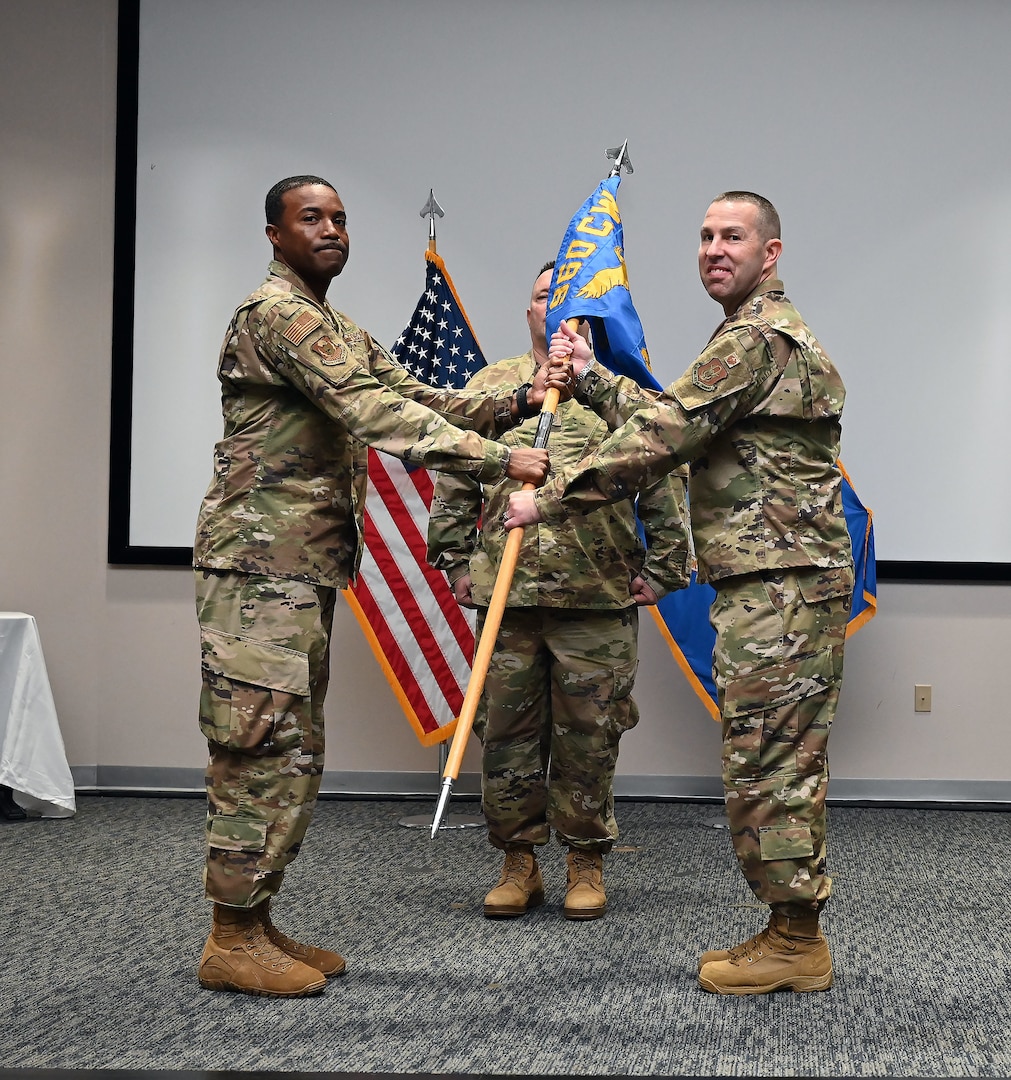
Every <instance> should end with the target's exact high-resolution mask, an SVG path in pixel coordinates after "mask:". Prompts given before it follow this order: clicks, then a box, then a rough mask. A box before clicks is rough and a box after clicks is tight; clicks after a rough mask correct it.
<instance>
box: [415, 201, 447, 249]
mask: <svg viewBox="0 0 1011 1080" xmlns="http://www.w3.org/2000/svg"><path fill="white" fill-rule="evenodd" d="M436 214H438V215H439V217H445V214H444V213H443V210H442V207H441V206H440V205H439V204H438V202H437V201H436V198H435V189H434V188H429V189H428V202H427V203H425V205H424V206H423V207H422V208H421V216H422V217H427V218H428V250H429V251H432V252H434V251H435V215H436Z"/></svg>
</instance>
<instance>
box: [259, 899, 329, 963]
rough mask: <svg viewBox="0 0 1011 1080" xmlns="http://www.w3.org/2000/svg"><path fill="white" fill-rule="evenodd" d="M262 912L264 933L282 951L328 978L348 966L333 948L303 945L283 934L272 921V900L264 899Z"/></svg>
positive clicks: (261, 907)
mask: <svg viewBox="0 0 1011 1080" xmlns="http://www.w3.org/2000/svg"><path fill="white" fill-rule="evenodd" d="M257 910H258V911H259V913H260V922H261V923H262V924H263V930H264V933H265V934H266V935H267V937H268V938H270V940H271V941H272V942H273V943H274V944H275V945H276V946H277V947H278V948H279V949H280V950H281V951H282V952H286V953H287V954H288V955H289V956H290V957H292V958H293V959H295V960H301V961H302V963H303V964H308V965H309V967H311V968H315V969H316V970H317V971H321V972H322V973H323V974H324V975H325V976H326V977H327V978H328V979H332V978H333V977H334V976H335V975H340V974H341V973H342V972H343V971H344V968H345V967H346V966H347V965H346V964H345V961H344V957H343V956H341V955H340V953H335V952H333V951H332V950H331V949H320V948H318V947H317V946H315V945H303V944H302V943H301V942H300V941H295V940H293V939H292V938H290V937H288V935H287V934H282V933H281V931H280V930H278V928H277V927H276V926H275V925H274V924H273V923H272V922H271V921H270V901H269V900H264V901H263V903H262V904H260V906H259V908H258V909H257Z"/></svg>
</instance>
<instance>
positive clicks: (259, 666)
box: [200, 627, 309, 697]
mask: <svg viewBox="0 0 1011 1080" xmlns="http://www.w3.org/2000/svg"><path fill="white" fill-rule="evenodd" d="M200 638H201V649H202V652H203V663H204V666H205V667H207V668H208V669H209V670H211V671H213V672H216V673H217V674H218V675H224V676H225V677H226V678H228V679H234V680H235V681H236V682H244V683H251V684H252V685H253V686H265V687H267V688H268V689H270V690H279V691H281V692H282V693H285V694H297V695H298V696H299V697H308V695H309V657H308V656H306V654H305V653H300V652H298V651H297V650H295V649H286V648H284V646H283V645H270V644H268V643H266V642H263V641H253V640H251V639H250V638H246V637H237V636H236V635H235V634H225V633H222V632H221V631H220V630H211V629H208V628H207V627H201V628H200Z"/></svg>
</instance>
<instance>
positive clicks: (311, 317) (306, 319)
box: [281, 309, 323, 345]
mask: <svg viewBox="0 0 1011 1080" xmlns="http://www.w3.org/2000/svg"><path fill="white" fill-rule="evenodd" d="M322 322H323V320H322V319H321V318H320V317H319V316H318V315H316V314H314V313H313V312H311V311H309V310H308V309H306V310H305V311H303V312H301V313H300V314H299V315H298V317H297V318H294V319H292V320H291V322H290V323H288V325H287V326H286V327H285V328H284V333H283V334H282V335H281V336H282V337H283V338H284V339H285V340H286V341H290V342H291V343H292V345H301V344H302V342H303V341H305V339H306V338H307V337H308V336H309V335H310V334H311V333H312V332H313V330H315V329H316V327H317V326H320V325H321V324H322Z"/></svg>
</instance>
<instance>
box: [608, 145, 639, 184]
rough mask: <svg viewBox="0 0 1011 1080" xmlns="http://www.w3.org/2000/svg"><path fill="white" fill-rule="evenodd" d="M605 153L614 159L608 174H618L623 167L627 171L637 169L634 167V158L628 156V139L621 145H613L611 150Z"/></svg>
mask: <svg viewBox="0 0 1011 1080" xmlns="http://www.w3.org/2000/svg"><path fill="white" fill-rule="evenodd" d="M604 153H605V154H606V155H607V157H608V158H610V159H611V160H613V161H614V165H613V166H612V168H611V171H610V172H609V173H608V176H618V175H620V173H621V170H622V169H625V171H626V172H634V171H635V170H634V169H633V168H632V159H631V158H630V157H629V156H628V139H626V140H625V141H624V142H623V143H622V144H621V146H612V147H611V149H610V150H605V151H604Z"/></svg>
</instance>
